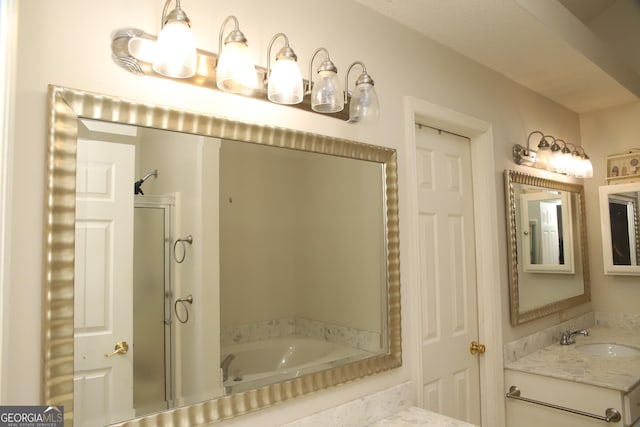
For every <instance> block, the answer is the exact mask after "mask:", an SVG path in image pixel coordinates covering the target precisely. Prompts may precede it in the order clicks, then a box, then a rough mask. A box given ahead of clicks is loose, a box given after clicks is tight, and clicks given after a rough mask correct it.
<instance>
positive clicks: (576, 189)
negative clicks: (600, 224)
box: [504, 170, 591, 326]
mask: <svg viewBox="0 0 640 427" xmlns="http://www.w3.org/2000/svg"><path fill="white" fill-rule="evenodd" d="M504 178H505V182H504V184H505V206H506V219H507V221H506V222H507V239H508V242H507V255H508V262H509V307H510V314H511V324H512V325H513V326H517V325H520V324H522V323H526V322H530V321H532V320H536V319H540V318H542V317H545V316H548V315H550V314H553V313H557V312H559V311H562V310H565V309H567V308H570V307H575V306H577V305H580V304H584V303H587V302H589V301H591V285H590V279H589V250H588V245H587V218H586V209H585V201H584V187H583V186H582V185H579V184H571V183H566V182H560V181H553V180H550V179H545V178H540V177H537V176H533V175H528V174H525V173H522V172H516V171H512V170H506V171H504ZM515 184H524V185H531V186H535V187H541V188H545V189H550V190H560V191H568V192H571V193H577V194H578V197H579V199H580V200H579V203H577V204H576V205H574V206H573V209H578V212H577V214H578V218H579V224H578V225H577V229H578V230H579V232H580V240H579V242H580V246H581V247H580V251H581V252H582V277H583V281H584V292H583V293H582V294H581V295H577V296H574V297H571V298H565V299H562V300H558V301H555V302H553V303H550V304H546V305H543V306H541V307H538V308H535V309H532V310H529V311H525V312H522V313H521V312H520V292H519V289H518V242H517V230H516V198H515V190H514V185H515ZM574 229H575V228H574ZM577 249H578V248H575V249H574V256H575V253H576V252H577Z"/></svg>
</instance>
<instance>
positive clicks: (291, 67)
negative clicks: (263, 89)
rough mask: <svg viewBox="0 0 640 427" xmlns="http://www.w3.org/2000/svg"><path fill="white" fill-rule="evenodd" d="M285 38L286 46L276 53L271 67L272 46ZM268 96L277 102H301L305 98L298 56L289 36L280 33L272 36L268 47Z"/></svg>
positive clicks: (288, 103)
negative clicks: (279, 39)
mask: <svg viewBox="0 0 640 427" xmlns="http://www.w3.org/2000/svg"><path fill="white" fill-rule="evenodd" d="M280 37H282V38H284V46H283V47H282V49H280V51H279V52H278V54H277V55H276V62H275V64H274V65H273V69H272V68H271V47H272V46H273V42H275V41H276V39H278V38H280ZM267 77H268V80H267V98H268V99H269V101H271V102H275V103H277V104H285V105H292V104H299V103H301V102H302V99H303V98H304V85H303V81H302V74H301V73H300V68H299V67H298V57H297V55H296V53H295V52H294V51H293V49H291V47H290V46H289V38H288V37H287V36H286V35H285V34H283V33H278V34H276V35H275V36H273V37H272V38H271V41H270V42H269V47H268V48H267Z"/></svg>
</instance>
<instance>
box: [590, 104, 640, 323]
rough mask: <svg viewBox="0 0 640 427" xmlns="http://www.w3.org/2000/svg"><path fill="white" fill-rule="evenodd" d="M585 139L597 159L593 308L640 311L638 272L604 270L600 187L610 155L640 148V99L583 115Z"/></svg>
mask: <svg viewBox="0 0 640 427" xmlns="http://www.w3.org/2000/svg"><path fill="white" fill-rule="evenodd" d="M580 129H581V133H582V141H583V143H584V145H585V147H586V148H587V152H588V153H589V156H590V157H591V161H592V162H593V179H590V180H587V181H586V182H585V192H586V195H585V198H586V200H587V225H588V230H589V248H590V260H589V261H590V265H591V289H592V293H593V308H594V311H596V312H613V313H628V314H640V306H639V305H638V301H640V283H639V280H638V277H637V276H630V277H624V276H608V275H605V274H604V262H603V259H602V239H601V236H600V208H599V206H598V187H599V186H601V185H606V184H607V179H606V176H607V172H606V165H607V156H608V155H611V154H619V153H624V152H625V151H626V150H628V149H630V148H640V141H638V135H640V102H636V103H632V104H629V105H624V106H620V107H617V108H610V109H607V110H604V111H597V112H593V113H588V114H582V115H580Z"/></svg>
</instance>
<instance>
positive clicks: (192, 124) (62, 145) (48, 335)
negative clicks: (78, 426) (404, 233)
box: [42, 85, 402, 427]
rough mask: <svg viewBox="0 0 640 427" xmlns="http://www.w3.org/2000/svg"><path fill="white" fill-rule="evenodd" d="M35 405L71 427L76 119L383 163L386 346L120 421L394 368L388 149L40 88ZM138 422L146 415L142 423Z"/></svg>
mask: <svg viewBox="0 0 640 427" xmlns="http://www.w3.org/2000/svg"><path fill="white" fill-rule="evenodd" d="M47 118H48V125H47V165H46V167H47V171H46V179H47V182H46V200H45V211H46V212H45V214H46V217H45V253H44V276H45V277H44V284H43V327H42V330H43V332H42V336H43V338H42V357H43V368H42V402H43V404H46V405H64V407H65V425H66V426H72V425H73V378H74V363H73V351H74V350H73V346H74V313H73V310H74V250H75V249H74V245H75V197H76V194H75V191H76V145H77V134H78V118H87V119H95V120H103V121H109V122H116V123H123V124H130V125H137V126H144V127H153V128H157V129H164V130H170V131H177V132H183V133H190V134H197V135H203V136H212V137H217V138H224V139H233V140H243V141H248V142H252V143H256V144H263V145H269V146H276V147H284V148H291V149H296V150H304V151H310V152H314V153H321V154H328V155H333V156H340V157H348V158H353V159H359V160H366V161H371V162H377V163H380V164H382V165H384V171H385V180H386V186H385V192H386V194H385V199H386V224H385V227H386V250H387V292H388V304H387V310H388V311H387V319H388V320H387V322H388V331H389V352H388V353H386V354H383V355H379V356H374V357H371V358H369V359H365V360H361V361H357V362H353V363H349V364H346V365H343V366H340V367H336V368H332V369H328V370H324V371H320V372H317V373H313V374H309V375H305V376H302V377H298V378H294V379H292V380H287V381H284V382H280V383H276V384H272V385H269V386H265V387H261V388H257V389H254V390H249V391H247V392H244V393H237V394H233V395H229V396H224V397H221V398H218V399H214V400H210V401H206V402H201V403H198V404H194V405H191V406H184V407H180V408H176V409H170V410H167V411H165V412H161V413H157V414H152V415H150V416H147V417H142V418H136V419H134V420H128V421H126V422H124V423H122V424H123V425H124V424H125V423H126V425H127V426H132V427H137V426H143V425H157V424H158V423H159V424H161V425H162V426H165V427H170V426H184V425H203V424H208V423H212V422H216V421H221V420H224V419H228V418H231V417H234V416H237V415H241V414H246V413H249V412H252V411H255V410H257V409H261V408H266V407H269V406H271V405H273V404H276V403H280V402H283V401H285V400H289V399H292V398H295V397H299V396H302V395H305V394H308V393H312V392H315V391H318V390H322V389H325V388H327V387H331V386H334V385H338V384H342V383H346V382H349V381H352V380H355V379H358V378H362V377H365V376H368V375H372V374H375V373H379V372H382V371H386V370H389V369H392V368H396V367H399V366H401V365H402V339H401V325H400V253H399V246H400V244H399V224H398V177H397V154H396V150H394V149H391V148H384V147H377V146H373V145H367V144H362V143H358V142H354V141H349V140H345V139H338V138H332V137H328V136H323V135H317V134H311V133H306V132H301V131H295V130H290V129H284V128H278V127H270V126H263V125H257V124H252V123H244V122H239V121H232V120H227V119H224V118H220V117H216V116H212V115H204V114H198V113H193V112H186V111H182V110H177V109H173V108H169V107H163V106H157V105H151V104H144V103H140V102H134V101H130V100H127V99H122V98H116V97H111V96H106V95H100V94H95V93H89V92H85V91H80V90H76V89H69V88H65V87H60V86H53V85H50V86H49V88H48V115H47ZM144 420H147V421H144Z"/></svg>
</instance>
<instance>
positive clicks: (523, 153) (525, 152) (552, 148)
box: [512, 130, 593, 178]
mask: <svg viewBox="0 0 640 427" xmlns="http://www.w3.org/2000/svg"><path fill="white" fill-rule="evenodd" d="M533 135H540V141H539V142H538V147H537V148H538V150H537V151H534V150H531V149H530V148H529V147H530V145H529V142H530V140H531V137H532V136H533ZM549 141H551V144H549ZM569 146H571V147H573V149H571V148H569ZM580 150H582V152H580ZM512 153H513V160H514V161H515V162H516V163H517V164H519V165H526V166H532V167H535V168H537V169H544V170H548V171H551V172H556V173H561V174H565V175H568V176H573V177H576V178H592V177H593V165H592V164H591V160H589V156H588V155H587V153H586V151H585V150H584V148H582V147H580V146H576V145H574V144H571V143H568V142H566V141H564V140H563V139H559V138H555V137H553V136H551V135H545V134H544V133H542V132H540V131H539V130H535V131H533V132H531V133H530V134H529V135H528V136H527V146H526V147H523V146H521V145H519V144H516V145H514V146H513V150H512Z"/></svg>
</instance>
